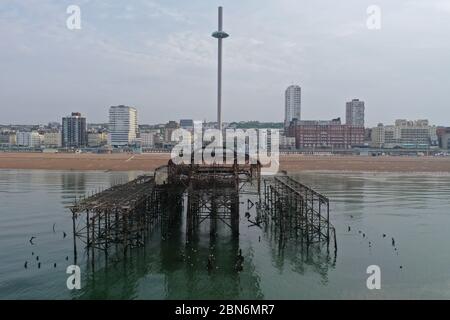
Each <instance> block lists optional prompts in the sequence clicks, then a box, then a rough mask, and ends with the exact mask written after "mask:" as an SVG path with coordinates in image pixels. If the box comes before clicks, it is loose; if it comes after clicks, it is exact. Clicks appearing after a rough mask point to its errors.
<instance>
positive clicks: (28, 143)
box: [16, 131, 43, 148]
mask: <svg viewBox="0 0 450 320" xmlns="http://www.w3.org/2000/svg"><path fill="white" fill-rule="evenodd" d="M42 140H43V138H42V136H41V135H40V134H39V133H38V132H37V131H32V132H17V134H16V141H17V145H18V146H19V147H29V148H38V147H40V146H41V142H42Z"/></svg>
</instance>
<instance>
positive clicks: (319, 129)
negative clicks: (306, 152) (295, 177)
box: [288, 118, 364, 149]
mask: <svg viewBox="0 0 450 320" xmlns="http://www.w3.org/2000/svg"><path fill="white" fill-rule="evenodd" d="M288 135H289V136H291V137H295V144H296V148H297V149H303V148H336V149H349V148H351V147H352V146H361V145H363V144H364V127H356V126H350V125H345V124H341V119H339V118H338V119H334V120H331V121H316V120H313V121H293V122H292V123H291V125H290V126H289V129H288Z"/></svg>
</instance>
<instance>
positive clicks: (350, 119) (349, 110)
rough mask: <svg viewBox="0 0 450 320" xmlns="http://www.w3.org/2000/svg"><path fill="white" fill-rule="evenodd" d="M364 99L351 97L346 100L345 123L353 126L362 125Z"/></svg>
mask: <svg viewBox="0 0 450 320" xmlns="http://www.w3.org/2000/svg"><path fill="white" fill-rule="evenodd" d="M364 109H365V107H364V101H360V100H359V99H353V100H352V101H350V102H347V104H346V109H345V124H347V125H349V126H354V127H364Z"/></svg>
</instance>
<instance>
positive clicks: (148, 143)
mask: <svg viewBox="0 0 450 320" xmlns="http://www.w3.org/2000/svg"><path fill="white" fill-rule="evenodd" d="M158 134H159V130H153V131H147V132H141V146H142V147H144V148H152V147H154V146H155V140H156V138H157V135H158Z"/></svg>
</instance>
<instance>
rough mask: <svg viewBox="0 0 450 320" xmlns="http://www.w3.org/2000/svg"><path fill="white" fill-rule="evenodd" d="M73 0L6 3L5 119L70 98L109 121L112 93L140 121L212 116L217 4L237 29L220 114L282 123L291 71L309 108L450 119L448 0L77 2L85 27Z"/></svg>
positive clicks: (60, 109) (1, 95)
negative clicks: (376, 17) (72, 18)
mask: <svg viewBox="0 0 450 320" xmlns="http://www.w3.org/2000/svg"><path fill="white" fill-rule="evenodd" d="M69 4H70V3H69V2H68V1H61V2H60V3H57V4H56V3H54V2H51V1H39V3H38V5H36V3H34V2H33V1H29V2H25V1H5V2H4V3H3V4H2V7H1V9H0V18H1V19H0V21H1V28H0V35H1V36H2V39H4V41H3V42H2V44H0V49H1V50H0V61H1V62H0V66H1V68H2V70H4V73H3V74H4V75H6V74H7V75H8V77H5V76H3V77H1V78H0V85H1V86H2V88H3V90H2V91H1V92H0V99H1V101H2V103H1V104H0V109H1V110H0V111H1V112H2V119H0V122H1V123H2V124H10V123H11V124H19V123H23V124H30V123H33V122H37V123H45V122H48V121H58V120H59V118H60V115H61V114H69V113H70V112H71V111H72V110H79V111H80V112H81V113H82V114H86V115H87V116H88V117H89V118H90V119H91V122H105V121H106V120H105V115H104V109H105V108H107V107H108V106H110V105H117V104H125V105H132V106H135V107H136V108H138V109H139V110H140V118H141V119H142V120H141V122H142V123H165V122H167V121H169V120H170V119H172V118H174V117H175V118H179V119H181V118H193V119H201V120H203V119H205V118H206V120H208V121H214V119H215V117H216V115H215V113H216V106H215V104H216V99H215V92H216V88H215V83H214V79H215V78H216V75H215V73H216V66H215V64H216V41H214V39H213V38H211V36H210V34H211V30H212V29H213V28H215V26H216V24H217V21H216V16H215V13H216V10H217V6H218V5H221V4H223V5H224V6H226V10H227V31H229V32H230V33H231V34H233V37H232V38H230V39H229V41H228V42H227V47H226V48H225V53H224V75H223V77H224V102H223V119H224V121H225V122H230V121H239V120H243V121H248V120H259V121H277V122H282V121H283V117H284V114H283V106H284V97H283V92H284V89H285V88H286V87H287V86H288V85H289V84H290V83H297V84H299V85H300V86H301V87H302V88H303V89H304V92H303V97H302V100H303V101H302V102H303V105H304V112H302V113H303V114H302V118H305V119H329V118H334V117H339V116H340V117H341V118H344V117H345V111H344V110H343V107H342V106H344V105H345V103H346V101H349V100H351V99H353V98H354V97H359V98H361V99H362V100H364V101H365V102H366V104H367V106H368V107H369V108H368V112H367V114H366V122H367V123H366V126H367V127H373V126H376V125H377V123H379V122H383V123H390V122H392V121H393V120H395V119H398V118H412V119H421V118H427V119H430V122H433V123H436V124H437V125H448V122H449V121H448V120H447V119H450V115H449V111H448V105H449V101H450V99H449V96H448V92H447V90H446V88H445V84H446V83H447V82H448V75H447V73H446V72H445V70H447V69H448V66H450V61H449V58H448V54H446V53H447V52H449V44H448V42H446V41H444V39H445V30H446V26H449V24H450V22H449V21H450V19H445V18H446V17H449V16H450V6H449V5H448V3H446V2H444V1H438V0H435V1H428V2H426V3H418V2H416V1H407V0H404V1H399V2H397V3H390V2H388V1H379V3H378V4H379V6H380V8H381V9H382V17H383V20H382V21H383V22H382V28H381V30H377V31H373V30H369V29H367V27H366V20H367V14H366V9H367V6H368V4H367V3H361V2H360V1H349V2H348V3H346V4H345V5H342V6H339V8H336V6H332V2H331V1H318V2H317V3H306V2H303V1H297V2H294V1H277V2H270V1H268V2H267V3H266V4H265V5H264V6H261V5H260V1H249V2H247V3H245V4H242V3H238V2H231V1H222V2H218V1H212V2H208V3H206V2H199V1H197V2H193V3H189V4H185V3H180V2H174V1H169V2H162V1H136V2H134V3H133V4H129V5H124V4H123V3H122V4H121V3H119V2H112V1H108V2H106V1H96V2H95V3H94V2H89V1H81V2H80V3H79V5H80V8H81V12H82V22H83V24H82V29H81V30H76V31H73V30H68V29H67V28H66V19H67V17H68V15H67V14H66V8H67V6H68V5H69ZM279 21H283V23H281V24H280V23H279ZM418 21H419V22H421V23H418ZM156 26H157V27H156ZM447 30H448V28H447ZM430 35H432V36H430ZM342 48H355V49H356V50H342ZM93 88H95V89H93ZM174 90H175V91H176V92H177V93H176V94H174ZM411 92H417V93H420V94H417V95H412V94H411ZM24 93H25V94H24ZM25 114H26V115H27V117H29V118H25V117H24V115H25ZM174 115H176V116H174Z"/></svg>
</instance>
